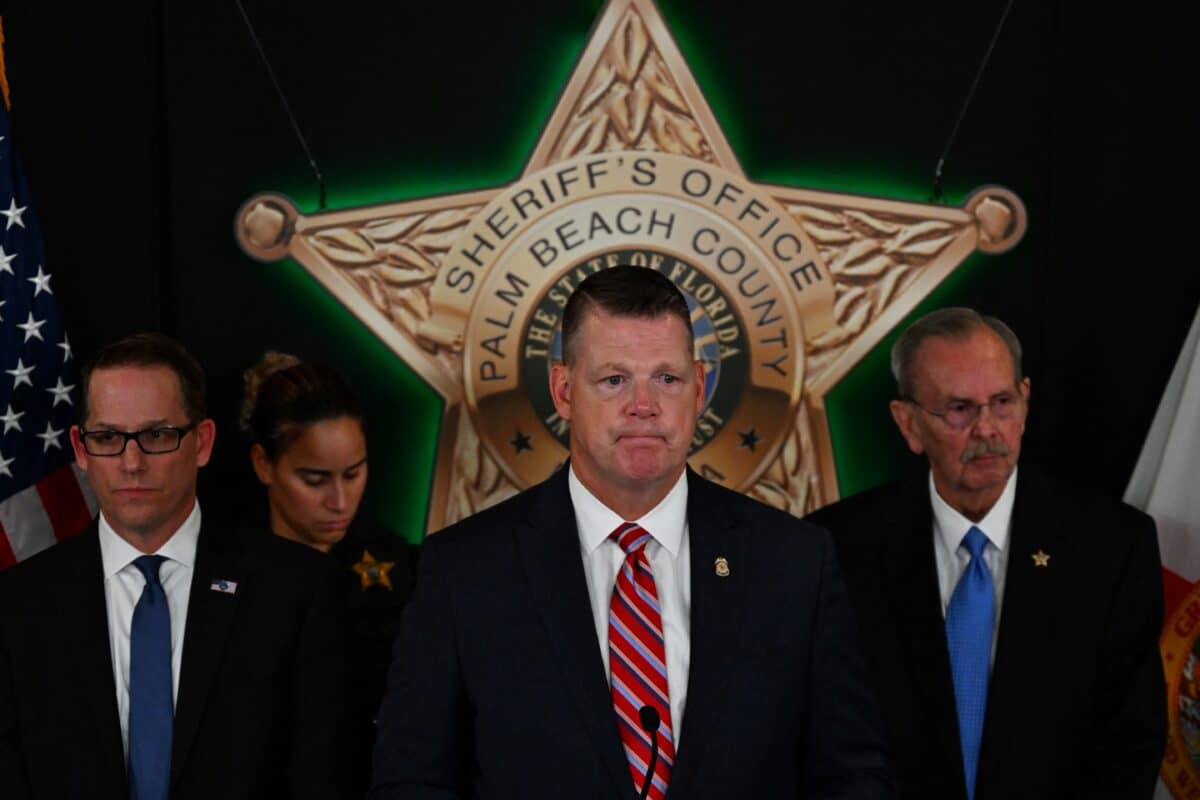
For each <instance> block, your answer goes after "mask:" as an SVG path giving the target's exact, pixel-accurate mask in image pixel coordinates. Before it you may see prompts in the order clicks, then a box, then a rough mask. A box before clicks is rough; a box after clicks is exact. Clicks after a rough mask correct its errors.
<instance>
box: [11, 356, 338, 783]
mask: <svg viewBox="0 0 1200 800" xmlns="http://www.w3.org/2000/svg"><path fill="white" fill-rule="evenodd" d="M82 382H83V384H84V389H85V391H84V402H83V403H82V409H81V410H82V412H83V413H82V418H83V426H82V427H79V426H75V427H72V429H71V442H72V444H73V446H74V448H75V456H76V460H77V462H78V464H79V466H80V467H81V468H82V469H84V470H85V471H86V473H87V478H88V482H89V483H90V484H91V486H92V488H93V490H94V491H95V493H96V496H97V498H98V500H99V504H100V515H99V517H98V518H97V520H96V521H95V522H93V523H92V526H91V528H90V529H89V530H88V531H86V532H85V533H83V534H82V535H80V536H78V537H76V538H74V539H70V540H67V541H64V542H61V543H59V544H57V545H55V546H54V547H51V548H50V549H48V550H46V551H44V552H42V553H39V554H38V555H37V556H34V557H33V558H31V559H29V560H27V561H24V562H22V563H20V564H18V565H17V566H16V567H14V568H12V569H11V570H9V571H7V572H5V573H4V574H3V575H0V795H3V797H4V798H5V799H6V800H25V799H26V798H45V800H68V798H69V800H90V799H91V798H95V799H96V800H118V799H120V800H125V799H126V798H135V800H167V798H168V797H170V798H174V800H188V799H190V798H215V797H221V798H329V799H330V800H335V799H336V798H341V797H343V796H344V792H343V785H344V783H345V774H344V766H343V758H342V755H341V748H342V746H343V742H344V740H345V739H344V736H343V732H344V730H345V726H344V724H343V722H342V719H343V717H342V715H343V705H344V703H343V689H342V688H341V687H343V686H345V684H346V681H345V679H344V676H343V675H342V664H343V662H344V645H343V640H342V633H343V621H342V618H341V617H340V616H339V615H338V614H337V613H336V612H337V597H339V596H340V595H339V594H338V593H337V591H336V586H337V584H336V583H335V582H334V580H335V579H334V576H333V574H332V573H331V571H330V569H329V566H328V564H327V562H326V559H325V558H324V557H323V556H321V555H320V554H319V553H317V552H315V551H313V550H310V549H308V548H306V547H303V546H302V545H298V544H294V543H292V542H286V541H284V540H283V539H279V538H277V537H274V536H267V535H266V534H265V533H262V534H244V535H240V536H239V535H235V534H234V533H233V532H231V531H229V530H226V529H225V528H224V527H222V526H221V525H219V524H214V523H213V522H212V521H210V520H209V519H208V518H204V519H202V518H201V514H200V506H199V504H198V502H197V500H196V477H197V473H198V470H199V468H200V467H202V466H204V465H205V464H206V463H207V462H208V459H209V456H210V455H211V453H212V447H213V441H214V439H215V436H216V429H215V426H214V425H213V422H212V420H211V419H208V418H207V417H206V415H205V413H204V374H203V372H201V370H200V366H199V365H198V364H197V363H196V362H195V360H194V359H193V358H192V357H191V356H190V355H189V354H188V353H187V352H186V351H185V350H184V349H183V347H182V346H180V345H179V344H178V343H177V342H174V341H172V340H170V339H168V338H166V337H163V336H160V335H157V334H141V335H137V336H132V337H129V338H127V339H123V340H121V341H119V342H116V343H114V344H112V345H109V346H108V347H106V348H104V349H102V350H101V352H100V353H99V354H98V355H97V357H96V360H95V361H94V362H93V364H92V365H91V366H90V368H89V369H87V370H85V371H84V374H83V380H82Z"/></svg>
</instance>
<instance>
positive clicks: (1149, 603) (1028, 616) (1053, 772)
mask: <svg viewBox="0 0 1200 800" xmlns="http://www.w3.org/2000/svg"><path fill="white" fill-rule="evenodd" d="M810 519H812V520H814V521H815V522H817V523H819V524H821V525H824V526H826V527H827V528H829V529H830V530H831V531H832V532H833V535H834V542H835V544H836V546H837V550H838V555H839V558H840V561H841V563H842V567H843V569H844V570H845V574H846V583H847V586H848V588H849V591H850V598H851V601H852V602H853V604H854V608H855V611H856V613H857V616H858V622H859V629H860V631H861V632H862V636H863V639H864V643H865V646H866V650H867V655H868V661H869V662H870V664H871V668H872V672H873V673H874V677H875V684H876V688H877V690H878V692H877V694H878V696H879V698H880V703H881V705H882V708H883V712H884V720H885V723H886V725H887V729H888V733H889V737H890V741H889V744H890V748H891V755H892V759H893V766H894V770H895V774H896V779H897V786H898V788H899V794H900V796H901V797H902V798H912V799H913V800H941V799H942V798H945V800H965V798H966V789H965V781H964V777H963V768H962V751H961V747H960V745H959V738H958V719H957V714H956V712H955V707H954V694H953V684H952V681H951V677H950V662H949V654H948V650H947V646H946V635H945V624H944V618H943V615H942V610H941V598H940V594H939V590H938V579H937V567H936V564H935V561H934V550H933V511H932V508H931V506H930V503H929V488H928V475H927V474H926V475H922V476H920V477H919V478H917V479H914V480H912V481H909V482H906V483H902V484H897V485H893V486H889V487H885V488H883V489H878V490H874V491H871V492H867V493H864V494H861V495H857V496H855V497H851V498H850V499H848V500H844V501H842V502H840V503H836V504H834V505H832V506H830V507H828V508H825V509H822V510H821V511H819V512H817V513H816V514H814V515H812V516H811V517H810ZM1009 546H1010V547H1011V551H1010V554H1009V559H1008V573H1007V577H1006V580H1005V587H1004V598H1003V601H1002V606H1001V612H1000V630H999V636H998V638H997V641H996V651H995V654H994V655H995V661H994V665H993V671H992V678H991V683H990V686H989V697H988V706H987V716H986V721H985V725H984V733H983V744H982V749H981V752H980V765H979V774H978V777H977V779H976V792H975V798H976V800H1012V799H1013V798H1029V799H1030V800H1033V799H1034V798H1038V799H1039V800H1041V799H1043V798H1044V799H1045V800H1051V799H1053V800H1059V798H1073V797H1078V798H1113V800H1137V798H1149V797H1150V796H1151V794H1152V793H1153V789H1154V782H1155V777H1156V775H1157V772H1158V767H1159V763H1160V760H1161V758H1162V753H1163V747H1164V745H1165V741H1166V700H1165V694H1164V688H1163V672H1162V662H1161V661H1160V657H1159V654H1158V635H1159V632H1160V629H1161V626H1162V619H1163V604H1162V576H1161V571H1160V563H1159V556H1158V541H1157V538H1156V536H1155V529H1154V522H1153V521H1152V520H1151V519H1150V518H1149V517H1147V516H1146V515H1145V514H1142V513H1141V512H1139V511H1136V510H1134V509H1133V508H1131V507H1129V506H1127V505H1125V504H1124V503H1119V502H1116V501H1113V500H1102V499H1099V498H1095V497H1090V496H1087V495H1084V494H1079V493H1077V492H1074V491H1072V490H1070V489H1068V488H1066V487H1063V486H1059V485H1055V484H1051V483H1050V482H1049V481H1048V480H1047V479H1046V478H1045V477H1044V476H1042V475H1040V474H1038V473H1037V472H1036V471H1035V470H1034V469H1033V468H1031V467H1027V466H1022V467H1021V469H1020V470H1019V472H1018V477H1017V490H1016V501H1015V504H1014V506H1013V513H1012V524H1011V533H1010V545H1009ZM1039 551H1040V552H1042V553H1045V554H1048V555H1049V556H1050V559H1049V561H1048V562H1047V564H1046V566H1038V565H1037V564H1036V563H1035V561H1034V559H1033V554H1034V553H1037V552H1039Z"/></svg>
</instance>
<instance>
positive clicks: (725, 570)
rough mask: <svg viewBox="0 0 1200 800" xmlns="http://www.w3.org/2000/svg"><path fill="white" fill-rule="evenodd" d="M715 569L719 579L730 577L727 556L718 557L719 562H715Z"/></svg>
mask: <svg viewBox="0 0 1200 800" xmlns="http://www.w3.org/2000/svg"><path fill="white" fill-rule="evenodd" d="M713 568H714V569H715V570H716V573H717V577H718V578H728V577H729V562H728V561H726V560H725V556H717V560H716V561H714V562H713Z"/></svg>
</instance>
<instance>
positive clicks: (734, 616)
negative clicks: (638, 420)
mask: <svg viewBox="0 0 1200 800" xmlns="http://www.w3.org/2000/svg"><path fill="white" fill-rule="evenodd" d="M687 516H688V540H689V546H690V548H691V564H690V568H691V605H692V608H691V630H690V635H689V638H690V640H691V660H690V664H689V668H688V685H687V704H686V706H685V709H684V715H683V721H682V723H681V725H680V728H681V730H679V731H677V732H676V741H677V744H678V747H677V750H676V759H675V768H674V770H673V771H672V774H671V786H670V789H669V791H668V795H669V796H671V797H677V796H680V795H684V796H686V795H687V794H688V787H689V786H690V785H692V784H694V783H696V782H697V778H696V774H697V771H698V769H699V767H700V765H701V764H703V763H704V760H705V758H706V756H707V757H719V754H715V753H712V752H710V750H711V748H709V746H708V744H709V739H708V734H709V732H711V731H717V730H719V729H720V723H721V719H722V717H723V715H724V714H725V713H726V712H727V710H728V707H727V706H728V700H727V698H728V696H729V693H728V692H727V691H726V685H727V683H728V681H729V672H730V670H731V669H732V668H733V666H734V663H735V661H736V657H737V651H738V640H739V634H740V630H741V621H742V610H743V605H744V597H745V575H746V570H744V569H741V566H742V565H743V563H744V554H745V551H744V549H743V548H744V542H745V539H744V537H742V536H738V535H737V532H736V530H735V526H734V524H733V520H732V519H731V518H730V515H729V512H728V508H727V507H725V506H722V505H721V503H720V502H719V497H718V496H716V490H715V489H714V488H713V487H712V486H711V485H709V484H708V482H707V481H705V480H703V479H700V478H699V477H697V476H696V474H695V473H694V472H692V471H691V470H690V469H689V470H688V514H687ZM718 558H724V559H725V562H726V565H727V566H728V570H727V574H725V575H719V574H718V573H717V570H716V561H717V559H718ZM723 572H724V570H723Z"/></svg>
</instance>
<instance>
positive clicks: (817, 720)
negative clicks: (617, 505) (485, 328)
mask: <svg viewBox="0 0 1200 800" xmlns="http://www.w3.org/2000/svg"><path fill="white" fill-rule="evenodd" d="M687 514H688V529H689V536H690V544H691V593H692V608H691V654H690V667H689V674H688V694H687V702H686V708H685V710H684V716H683V722H682V725H681V730H680V731H679V736H678V744H679V746H678V751H677V754H676V756H677V758H676V763H675V768H674V771H673V773H672V777H671V785H670V789H669V791H668V794H667V797H668V798H669V799H670V800H677V799H678V798H682V799H684V800H691V799H692V798H697V799H698V798H714V799H715V798H722V800H725V799H726V798H730V797H755V798H802V797H803V798H807V797H814V798H815V797H821V798H863V799H864V800H866V798H871V799H872V800H874V799H875V798H886V797H891V788H890V786H891V780H890V776H889V774H888V772H887V768H886V766H885V764H886V754H885V752H884V749H883V735H882V729H881V724H880V722H879V715H878V712H877V709H876V706H875V702H874V699H873V697H872V694H871V692H870V690H869V689H868V688H867V678H866V672H865V664H864V661H863V658H862V656H861V654H860V648H859V644H858V639H857V635H856V633H855V630H854V624H853V621H852V613H851V610H850V606H849V602H848V600H847V597H846V593H845V590H844V588H843V586H842V580H841V577H840V575H839V572H838V568H837V563H836V559H835V556H834V551H833V547H832V543H831V542H830V539H829V536H828V534H827V533H826V532H825V531H823V530H821V529H820V528H817V527H815V526H813V525H810V524H806V523H803V522H801V521H800V520H798V519H796V518H794V517H792V516H790V515H787V514H784V513H782V512H779V511H776V510H773V509H771V508H768V507H767V506H765V505H762V504H760V503H757V502H755V501H753V500H750V499H748V498H746V497H744V496H742V495H740V494H737V493H735V492H732V491H729V490H727V489H723V488H721V487H719V486H717V485H715V484H713V483H710V482H709V481H706V480H703V479H701V478H699V477H697V476H696V475H695V474H694V473H691V472H689V473H688V511H687ZM718 557H724V558H725V559H726V561H727V562H728V565H729V575H728V576H726V577H721V576H718V575H717V574H716V570H715V566H714V565H715V561H716V559H717V558H718ZM605 646H606V645H605ZM600 647H601V643H600V642H598V641H597V637H596V628H595V623H594V622H593V618H592V611H591V607H590V605H589V602H588V593H587V585H586V580H585V577H584V571H583V560H582V556H581V554H580V546H579V538H578V534H577V531H576V526H575V516H574V511H573V509H572V506H571V502H570V496H569V492H568V488H567V471H566V469H562V470H559V472H558V473H557V474H556V475H554V476H553V477H551V478H550V479H549V480H548V481H546V482H545V483H543V484H540V485H539V486H536V487H534V488H532V489H530V490H528V491H526V492H524V493H522V494H520V495H518V496H517V497H515V498H512V499H510V500H509V501H507V502H505V503H503V504H501V505H499V506H496V507H494V508H491V509H489V510H486V511H483V512H481V513H479V514H477V515H476V516H473V517H471V518H469V519H467V520H465V521H463V522H461V523H459V524H457V525H455V526H453V527H452V528H450V529H447V530H445V531H443V532H440V533H437V534H434V535H433V536H432V537H430V539H429V540H428V541H427V542H426V544H425V549H424V552H423V553H422V557H421V565H420V570H419V574H418V578H417V588H416V593H415V595H414V596H413V599H412V601H411V603H410V605H409V607H408V609H407V610H406V612H405V618H404V621H403V624H402V626H401V633H400V637H399V638H398V640H397V646H396V655H395V660H394V662H393V664H392V667H391V671H390V674H389V677H388V690H387V693H386V695H385V698H384V702H383V707H382V709H381V710H380V717H379V737H378V744H377V747H376V756H375V775H374V789H373V791H372V794H371V797H374V798H458V797H478V798H489V799H491V798H514V799H515V798H521V799H522V800H534V799H535V798H556V799H557V798H563V797H571V798H579V799H586V798H596V800H599V799H600V798H604V799H605V800H612V798H627V799H628V800H632V798H634V797H636V794H635V792H634V786H633V782H632V781H631V780H630V772H629V767H628V766H627V763H626V760H625V755H624V751H623V749H622V746H621V743H620V739H619V736H618V733H617V722H616V717H615V715H614V713H613V710H612V704H611V700H610V696H609V686H608V681H607V679H606V677H605V673H604V666H603V662H602V660H601V652H600Z"/></svg>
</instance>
